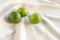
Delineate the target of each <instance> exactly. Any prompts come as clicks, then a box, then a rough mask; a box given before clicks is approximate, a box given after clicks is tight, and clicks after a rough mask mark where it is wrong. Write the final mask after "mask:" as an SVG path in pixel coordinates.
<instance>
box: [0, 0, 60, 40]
mask: <svg viewBox="0 0 60 40" xmlns="http://www.w3.org/2000/svg"><path fill="white" fill-rule="evenodd" d="M16 3H18V4H20V5H24V6H25V7H27V8H28V10H29V12H30V13H32V12H37V11H38V12H39V13H40V14H41V16H42V22H41V23H39V24H36V25H32V24H31V23H30V24H27V23H24V22H26V21H25V20H26V19H27V21H29V20H28V18H27V17H25V18H23V19H22V22H20V23H19V24H9V23H7V22H6V21H5V19H4V16H5V15H6V14H8V13H9V12H10V11H11V10H12V9H14V8H15V7H13V6H15V4H16ZM13 4H14V5H13ZM12 7H13V8H12ZM24 19H25V20H24ZM0 40H60V4H57V3H56V2H51V1H47V0H46V2H45V1H40V0H37V1H36V0H33V1H32V0H30V1H26V0H23V1H19V0H17V1H15V0H13V1H10V0H9V1H7V2H6V1H5V2H2V3H1V2H0Z"/></svg>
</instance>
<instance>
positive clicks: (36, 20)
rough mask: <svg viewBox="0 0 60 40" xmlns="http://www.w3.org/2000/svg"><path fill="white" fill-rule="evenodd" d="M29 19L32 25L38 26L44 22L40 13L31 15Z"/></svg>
mask: <svg viewBox="0 0 60 40" xmlns="http://www.w3.org/2000/svg"><path fill="white" fill-rule="evenodd" d="M29 19H30V22H31V23H32V24H37V23H39V22H41V20H42V18H41V15H39V14H38V13H34V14H32V15H30V17H29Z"/></svg>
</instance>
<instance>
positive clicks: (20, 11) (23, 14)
mask: <svg viewBox="0 0 60 40" xmlns="http://www.w3.org/2000/svg"><path fill="white" fill-rule="evenodd" d="M17 11H18V12H19V13H20V14H21V17H25V16H26V15H27V14H28V11H27V9H26V8H24V7H20V8H18V10H17Z"/></svg>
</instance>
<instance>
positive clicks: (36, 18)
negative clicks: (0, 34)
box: [9, 7, 42, 24]
mask: <svg viewBox="0 0 60 40" xmlns="http://www.w3.org/2000/svg"><path fill="white" fill-rule="evenodd" d="M27 14H28V10H27V9H26V8H25V7H20V8H18V10H17V11H12V12H11V13H10V15H9V21H10V22H12V23H19V22H20V21H21V19H22V17H25V16H27ZM41 19H42V18H41V15H40V14H38V13H33V14H32V15H30V17H29V20H30V22H31V23H32V24H37V23H40V22H41Z"/></svg>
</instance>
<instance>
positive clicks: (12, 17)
mask: <svg viewBox="0 0 60 40" xmlns="http://www.w3.org/2000/svg"><path fill="white" fill-rule="evenodd" d="M9 20H10V22H12V23H19V22H20V21H21V15H20V14H19V13H18V12H16V11H13V12H11V14H10V15H9Z"/></svg>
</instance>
